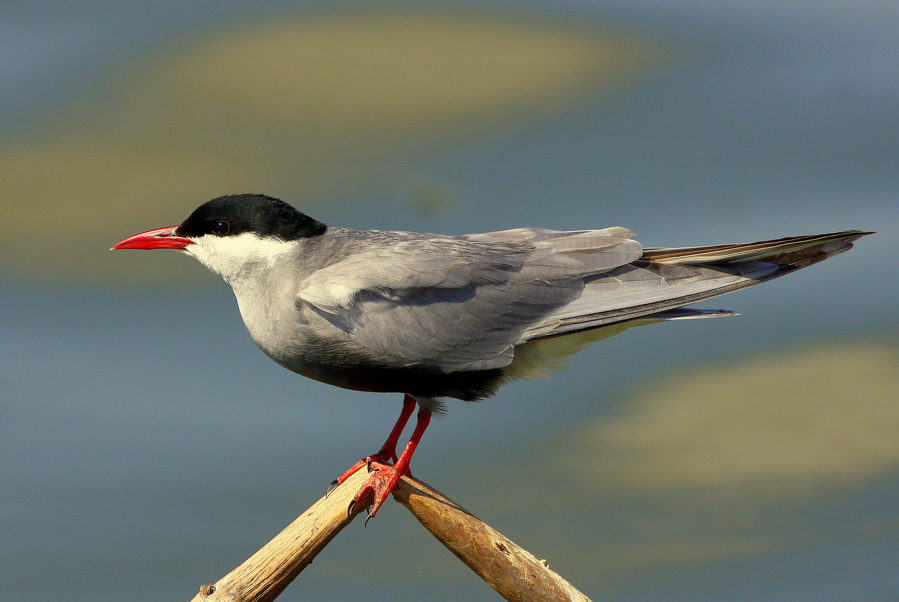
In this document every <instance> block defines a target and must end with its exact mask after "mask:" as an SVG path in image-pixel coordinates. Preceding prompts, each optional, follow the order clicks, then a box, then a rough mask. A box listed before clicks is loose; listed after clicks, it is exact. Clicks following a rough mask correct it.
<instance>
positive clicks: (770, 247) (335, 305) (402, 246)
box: [113, 194, 870, 518]
mask: <svg viewBox="0 0 899 602" xmlns="http://www.w3.org/2000/svg"><path fill="white" fill-rule="evenodd" d="M866 234H870V232H862V231H858V230H848V231H843V232H832V233H828V234H817V235H811V236H791V237H788V238H779V239H776V240H765V241H760V242H753V243H744V244H723V245H712V246H690V247H679V248H645V247H643V246H642V245H641V244H640V243H639V242H637V241H636V240H634V238H633V237H634V234H633V233H632V232H631V231H630V230H627V229H625V228H620V227H612V228H604V229H600V230H577V231H555V230H548V229H545V228H517V229H513V230H503V231H500V232H487V233H482V234H466V235H461V236H445V235H440V234H427V233H417V232H396V231H379V230H350V229H346V228H337V227H331V226H326V225H325V224H323V223H321V222H319V221H317V220H315V219H313V218H311V217H309V216H307V215H305V214H303V213H301V212H300V211H298V210H297V209H295V208H294V207H292V206H291V205H289V204H287V203H285V202H283V201H281V200H278V199H275V198H272V197H269V196H266V195H261V194H240V195H228V196H222V197H218V198H215V199H213V200H211V201H208V202H206V203H204V204H203V205H201V206H200V207H198V208H197V209H196V210H195V211H194V212H193V213H191V214H190V216H189V217H188V218H187V219H186V220H184V221H183V222H182V223H181V224H180V225H177V226H171V227H167V228H158V229H156V230H149V231H147V232H142V233H140V234H136V235H134V236H131V237H129V238H126V239H125V240H123V241H121V242H119V243H118V244H116V245H115V246H114V247H113V249H175V250H178V251H182V252H184V253H187V254H188V255H192V256H193V257H195V258H196V259H198V260H199V261H200V263H202V264H203V265H205V266H206V267H207V268H209V269H210V270H211V271H212V272H214V273H216V274H218V275H219V276H221V277H222V278H223V279H224V280H225V282H227V283H228V284H230V285H231V287H232V289H233V291H234V295H235V297H236V298H237V305H238V307H239V309H240V314H241V316H242V317H243V321H244V324H245V325H246V327H247V330H248V331H249V333H250V336H251V337H252V338H253V341H255V342H256V344H257V345H258V346H259V347H260V348H261V349H262V351H264V352H265V354H266V355H268V356H269V357H270V358H272V359H273V360H274V361H276V362H277V363H279V364H280V365H282V366H284V367H285V368H287V369H288V370H292V371H294V372H297V373H299V374H301V375H303V376H307V377H309V378H313V379H315V380H318V381H321V382H325V383H328V384H331V385H336V386H338V387H344V388H347V389H354V390H359V391H373V392H396V393H402V394H403V408H402V412H401V414H400V417H399V420H397V422H396V425H395V426H394V427H393V429H392V430H391V432H390V435H389V436H388V438H387V440H386V441H385V443H384V445H383V446H382V447H381V449H380V450H379V451H378V452H377V453H375V454H372V455H371V456H368V457H367V458H364V459H362V460H360V461H359V462H357V463H356V464H354V465H353V466H352V467H351V468H350V469H349V470H347V471H346V472H345V473H343V474H342V475H341V476H340V477H339V478H338V479H336V480H335V482H334V483H342V482H343V481H344V480H345V479H346V478H348V477H349V476H350V475H351V474H353V473H354V472H356V471H358V470H360V469H361V468H363V467H367V469H368V471H369V476H368V479H367V480H366V482H365V483H364V485H363V486H362V487H361V488H360V490H359V491H358V492H357V493H356V495H355V497H354V500H353V503H361V502H363V501H365V500H366V499H367V498H368V497H369V496H371V502H370V504H371V505H370V507H369V518H371V517H373V516H375V514H376V513H377V511H378V509H379V508H380V507H381V505H382V504H383V503H384V501H385V500H386V498H387V496H388V495H389V494H390V492H391V491H392V490H393V489H394V487H395V485H396V483H397V480H398V479H399V477H401V476H403V475H407V474H410V471H409V462H410V460H411V458H412V455H413V454H414V452H415V449H416V447H417V445H418V443H419V441H420V439H421V437H422V434H423V433H424V432H425V429H426V428H427V427H428V424H429V422H430V419H431V415H432V413H433V412H435V411H436V412H441V411H443V409H444V404H443V401H442V399H443V398H455V399H461V400H464V401H475V400H479V399H483V398H486V397H489V396H490V395H492V394H494V393H495V392H496V390H497V389H498V388H499V387H500V386H501V385H502V384H503V383H505V382H508V381H509V380H513V379H522V378H523V379H533V378H540V377H546V374H547V372H548V371H549V370H555V369H559V368H562V367H564V365H565V359H566V358H567V357H568V356H570V355H571V354H573V353H575V352H576V351H578V350H580V349H582V348H584V347H585V346H586V345H587V344H589V343H591V342H595V341H598V340H601V339H604V338H607V337H608V336H611V335H613V334H617V333H618V332H621V331H622V330H625V329H627V328H630V327H631V326H636V325H640V324H648V323H656V322H662V321H669V320H679V319H688V318H705V317H717V316H724V315H730V314H731V312H728V311H724V310H699V309H691V308H688V307H685V306H687V305H690V304H692V303H696V302H698V301H702V300H705V299H708V298H711V297H716V296H718V295H723V294H725V293H730V292H733V291H736V290H738V289H741V288H745V287H747V286H752V285H754V284H758V283H760V282H766V281H768V280H771V279H773V278H776V277H778V276H782V275H785V274H789V273H791V272H794V271H796V270H798V269H801V268H804V267H806V266H809V265H812V264H814V263H817V262H819V261H823V260H825V259H828V258H830V257H833V256H834V255H837V254H839V253H842V252H844V251H847V250H849V249H851V248H852V243H853V241H855V240H856V239H858V238H860V237H861V236H864V235H866ZM416 406H417V407H418V414H417V422H416V425H415V428H414V431H413V433H412V435H411V438H410V439H409V442H408V444H407V445H406V447H405V449H404V451H403V453H402V454H400V455H399V456H397V453H396V449H397V443H398V440H399V437H400V435H401V433H402V431H403V429H404V427H405V426H406V424H407V422H408V421H409V418H410V417H411V415H412V413H413V412H414V411H415V408H416Z"/></svg>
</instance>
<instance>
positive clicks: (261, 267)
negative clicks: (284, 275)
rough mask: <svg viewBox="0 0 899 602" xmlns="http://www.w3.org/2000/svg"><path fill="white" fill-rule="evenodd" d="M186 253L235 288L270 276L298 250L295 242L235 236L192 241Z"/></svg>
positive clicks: (257, 236) (186, 248)
mask: <svg viewBox="0 0 899 602" xmlns="http://www.w3.org/2000/svg"><path fill="white" fill-rule="evenodd" d="M193 240H194V242H195V243H196V244H193V245H188V246H187V247H185V249H184V251H185V252H187V253H189V254H190V255H193V256H194V257H196V258H197V260H198V261H199V262H200V263H202V264H203V265H204V266H206V267H207V268H209V270H211V271H212V272H215V273H216V274H218V275H219V276H221V277H222V279H223V280H224V281H225V282H227V283H228V284H230V285H231V286H232V287H233V286H234V285H235V284H236V283H238V282H240V281H242V280H247V279H252V278H254V277H255V276H261V274H262V273H263V272H267V271H268V269H269V268H271V267H272V266H273V265H274V264H275V263H276V262H277V261H278V260H279V259H281V258H283V257H284V255H285V254H286V253H290V252H292V251H295V250H296V247H297V243H296V242H295V241H292V242H285V241H283V240H280V239H278V238H267V237H262V236H259V235H258V234H254V233H252V232H244V233H242V234H236V235H233V236H215V235H212V234H207V235H205V236H201V237H199V238H195V239H193Z"/></svg>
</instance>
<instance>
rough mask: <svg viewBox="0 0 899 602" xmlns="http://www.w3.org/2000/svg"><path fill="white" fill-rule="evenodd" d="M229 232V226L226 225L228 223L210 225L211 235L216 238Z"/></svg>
mask: <svg viewBox="0 0 899 602" xmlns="http://www.w3.org/2000/svg"><path fill="white" fill-rule="evenodd" d="M230 231H231V226H229V225H228V222H215V224H213V225H212V233H213V234H215V235H216V236H225V235H226V234H228V232H230Z"/></svg>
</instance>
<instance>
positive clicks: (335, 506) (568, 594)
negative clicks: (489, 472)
mask: <svg viewBox="0 0 899 602" xmlns="http://www.w3.org/2000/svg"><path fill="white" fill-rule="evenodd" d="M367 477H368V472H367V471H366V470H360V471H358V472H357V473H356V474H354V475H353V476H351V477H350V478H349V479H347V480H346V481H345V482H344V483H343V484H342V485H341V486H340V487H337V488H336V489H334V490H333V491H332V492H331V493H330V494H328V495H326V496H325V497H323V498H321V499H320V500H319V501H318V502H316V503H315V504H314V505H313V506H312V507H311V508H309V509H308V510H307V511H306V512H304V513H303V514H302V515H301V516H300V517H299V518H297V519H296V520H295V521H294V522H293V523H291V524H290V525H289V526H288V527H287V528H286V529H284V530H283V531H282V532H281V533H279V534H278V535H277V536H275V538H274V539H272V540H271V541H270V542H269V543H267V544H266V545H265V546H263V547H262V548H261V549H260V550H259V551H258V552H256V553H255V554H253V555H252V556H251V557H250V558H248V559H247V560H246V561H245V562H244V563H243V564H241V565H240V566H238V567H237V568H236V569H234V570H233V571H231V572H230V573H228V574H227V575H225V576H224V577H222V578H221V579H219V580H218V581H217V582H215V583H214V584H212V585H204V586H203V587H201V588H200V592H199V593H198V594H197V595H196V596H195V597H194V598H193V600H192V601H191V602H225V601H228V602H271V601H272V600H274V599H275V598H277V597H278V595H279V594H280V593H281V592H282V591H284V588H286V587H287V586H288V585H290V582H291V581H293V580H294V578H296V576H297V575H299V574H300V572H301V571H302V570H303V569H304V568H306V566H308V565H309V564H310V563H311V562H312V559H313V558H315V556H316V555H317V554H318V553H319V552H320V551H321V550H323V549H324V547H325V546H326V545H328V543H329V542H330V541H331V540H332V539H333V538H334V536H336V535H337V534H338V533H339V532H340V530H341V529H343V528H344V527H345V526H346V525H348V524H350V522H352V520H353V519H354V518H355V517H356V515H357V514H359V512H361V511H362V510H364V509H365V506H366V504H365V503H364V502H363V503H362V504H356V505H355V506H354V507H353V508H352V509H350V510H349V511H348V508H349V504H350V500H351V499H353V496H354V495H355V494H356V492H357V491H358V490H359V488H360V487H361V486H362V483H363V482H364V481H365V479H366V478H367ZM393 496H394V498H396V499H397V501H399V502H400V503H401V504H403V505H404V506H405V507H406V508H408V509H409V511H410V512H412V514H413V515H414V516H415V518H417V519H418V520H419V522H421V524H422V525H424V526H425V528H426V529H427V530H428V531H430V532H431V534H432V535H434V536H435V537H436V538H437V539H438V540H439V541H440V542H441V543H442V544H443V545H445V546H446V547H447V548H449V549H450V551H451V552H452V553H453V554H455V555H456V556H457V557H458V558H459V559H460V560H462V562H464V563H465V564H466V565H467V566H468V567H469V568H471V569H472V570H473V571H474V572H475V573H477V574H478V576H480V577H481V578H482V579H483V580H484V581H486V582H487V583H488V584H489V585H490V586H491V587H492V588H493V589H495V590H496V591H497V592H499V593H500V595H502V596H503V597H504V598H506V599H507V600H514V601H516V602H549V601H553V602H555V601H561V602H566V601H568V602H590V601H589V599H588V598H587V597H586V596H585V595H584V594H582V593H581V592H579V591H578V590H577V589H575V588H574V587H573V586H572V585H571V584H570V583H568V582H567V581H565V580H564V579H562V578H561V577H560V576H559V575H557V574H556V573H555V572H553V571H551V570H550V569H549V567H548V566H547V564H546V561H541V560H538V559H537V558H536V557H535V556H534V555H533V554H531V553H530V552H528V551H527V550H524V549H523V548H521V547H520V546H518V545H517V544H515V543H514V542H513V541H511V540H510V539H508V538H507V537H505V536H504V535H502V534H501V533H499V532H498V531H496V530H495V529H493V528H492V527H491V526H489V525H487V524H486V523H484V522H483V521H481V520H479V519H477V518H475V517H474V516H472V515H471V513H469V512H468V511H467V510H465V509H464V508H462V507H461V506H459V505H458V504H456V503H455V502H453V501H452V500H450V499H449V498H447V497H446V496H444V495H443V494H442V493H440V492H438V491H437V490H435V489H433V488H432V487H430V486H429V485H427V484H425V483H422V482H421V481H418V480H416V479H413V478H411V477H403V478H402V479H400V481H399V483H398V485H397V488H396V490H395V491H394V492H393Z"/></svg>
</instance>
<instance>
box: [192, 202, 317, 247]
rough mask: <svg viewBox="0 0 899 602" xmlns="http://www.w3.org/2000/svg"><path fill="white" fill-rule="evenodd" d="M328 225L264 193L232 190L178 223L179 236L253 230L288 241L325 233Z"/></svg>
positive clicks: (218, 234)
mask: <svg viewBox="0 0 899 602" xmlns="http://www.w3.org/2000/svg"><path fill="white" fill-rule="evenodd" d="M326 229H327V226H325V225H324V224H323V223H321V222H319V221H316V220H314V219H312V218H311V217H309V216H308V215H306V214H304V213H301V212H299V211H297V210H296V209H294V208H293V207H291V206H290V205H288V204H287V203H285V202H284V201H282V200H279V199H276V198H273V197H270V196H266V195H264V194H229V195H226V196H220V197H218V198H215V199H212V200H211V201H207V202H206V203H203V204H202V205H200V206H199V207H197V209H196V210H194V212H193V213H191V214H190V217H188V218H187V219H186V220H184V222H183V223H182V224H181V225H180V226H178V229H177V234H178V236H188V237H192V238H198V237H200V236H203V235H204V234H213V235H216V236H227V235H234V234H241V233H243V232H253V233H255V234H257V235H259V236H263V237H273V238H279V239H281V240H284V241H290V240H298V239H300V238H309V237H312V236H318V235H320V234H323V233H324V232H325V230H326Z"/></svg>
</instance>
